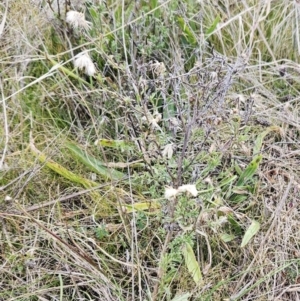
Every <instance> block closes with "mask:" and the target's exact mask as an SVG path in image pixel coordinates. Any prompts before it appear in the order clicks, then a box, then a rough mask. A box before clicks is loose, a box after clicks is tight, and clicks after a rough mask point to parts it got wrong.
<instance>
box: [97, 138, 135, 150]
mask: <svg viewBox="0 0 300 301" xmlns="http://www.w3.org/2000/svg"><path fill="white" fill-rule="evenodd" d="M95 145H101V146H103V147H111V148H119V149H121V150H123V149H132V148H133V147H134V144H133V143H132V142H129V141H125V140H109V139H98V140H96V141H95Z"/></svg>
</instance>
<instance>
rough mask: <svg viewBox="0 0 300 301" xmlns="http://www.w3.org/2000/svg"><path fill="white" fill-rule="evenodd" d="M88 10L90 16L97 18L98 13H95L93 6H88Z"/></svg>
mask: <svg viewBox="0 0 300 301" xmlns="http://www.w3.org/2000/svg"><path fill="white" fill-rule="evenodd" d="M89 12H90V14H91V16H92V18H93V19H94V20H97V18H98V14H97V12H96V10H95V9H94V8H92V7H90V8H89Z"/></svg>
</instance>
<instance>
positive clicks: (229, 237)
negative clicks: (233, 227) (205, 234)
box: [220, 233, 235, 242]
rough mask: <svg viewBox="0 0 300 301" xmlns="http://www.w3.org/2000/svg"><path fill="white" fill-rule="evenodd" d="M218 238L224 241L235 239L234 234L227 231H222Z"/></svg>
mask: <svg viewBox="0 0 300 301" xmlns="http://www.w3.org/2000/svg"><path fill="white" fill-rule="evenodd" d="M220 238H221V239H222V240H223V241H224V242H230V241H232V240H234V239H235V236H234V235H233V234H228V233H222V234H221V235H220Z"/></svg>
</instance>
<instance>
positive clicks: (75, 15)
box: [66, 10, 91, 29]
mask: <svg viewBox="0 0 300 301" xmlns="http://www.w3.org/2000/svg"><path fill="white" fill-rule="evenodd" d="M66 22H67V23H68V24H70V25H71V26H72V27H73V28H74V29H77V28H84V29H89V28H90V27H91V22H88V21H86V19H85V17H84V14H83V13H79V12H77V11H75V10H70V11H68V12H67V15H66Z"/></svg>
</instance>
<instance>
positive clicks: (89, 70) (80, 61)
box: [74, 52, 96, 76]
mask: <svg viewBox="0 0 300 301" xmlns="http://www.w3.org/2000/svg"><path fill="white" fill-rule="evenodd" d="M74 66H75V67H76V68H78V69H80V70H84V72H85V74H86V75H89V76H93V75H94V74H95V73H96V67H95V65H94V63H93V61H92V59H91V58H90V56H89V55H88V54H87V53H85V52H80V53H79V54H77V55H76V56H75V61H74Z"/></svg>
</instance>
